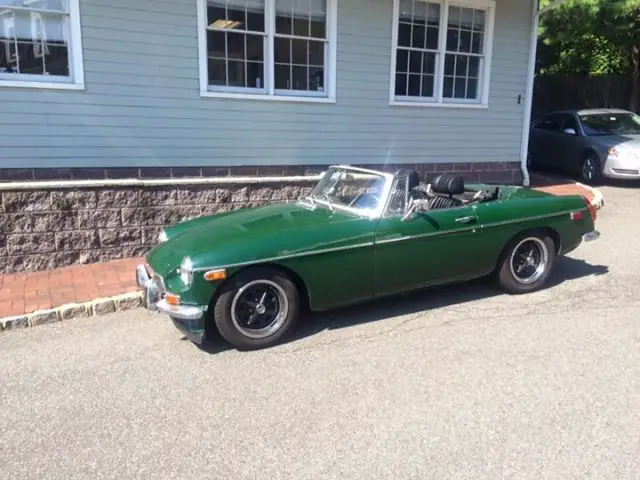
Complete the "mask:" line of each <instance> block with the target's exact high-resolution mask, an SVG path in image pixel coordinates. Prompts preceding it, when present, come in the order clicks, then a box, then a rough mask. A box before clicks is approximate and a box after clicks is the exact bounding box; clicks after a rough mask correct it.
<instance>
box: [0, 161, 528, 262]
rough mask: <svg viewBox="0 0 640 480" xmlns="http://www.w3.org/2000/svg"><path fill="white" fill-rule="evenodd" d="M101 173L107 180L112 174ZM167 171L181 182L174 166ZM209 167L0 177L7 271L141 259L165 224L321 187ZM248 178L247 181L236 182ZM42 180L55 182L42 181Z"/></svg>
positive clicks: (462, 169)
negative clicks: (151, 178)
mask: <svg viewBox="0 0 640 480" xmlns="http://www.w3.org/2000/svg"><path fill="white" fill-rule="evenodd" d="M283 168H284V167H283ZM322 168H324V167H320V168H319V169H316V170H317V171H316V172H314V173H317V172H319V171H320V170H321V169H322ZM374 168H375V167H374ZM398 168H412V169H416V170H418V171H420V172H421V174H422V176H423V177H425V176H432V175H435V174H436V173H437V172H440V171H449V172H456V173H459V174H461V175H462V176H463V177H465V179H466V180H467V181H483V182H499V183H507V184H513V183H519V182H520V173H519V172H520V171H519V164H517V163H510V164H495V163H493V164H484V165H479V164H446V165H433V164H432V165H418V166H416V165H406V166H405V165H393V166H391V165H388V166H386V167H385V168H384V169H385V170H389V171H393V170H396V169H398ZM101 170H102V172H103V174H104V175H105V176H106V170H105V169H101ZM166 170H168V175H169V176H170V177H171V178H176V177H175V175H174V174H173V172H172V171H171V170H172V169H166ZM203 170H204V169H198V171H199V173H200V175H199V176H198V180H191V181H189V180H188V179H187V180H185V179H182V180H179V181H174V182H172V181H171V180H170V179H167V178H166V177H165V179H164V180H159V181H158V182H156V183H155V184H154V183H151V184H150V183H149V182H146V183H143V184H141V185H131V184H132V183H135V182H131V181H129V182H127V181H125V180H122V182H121V183H122V185H117V184H116V185H114V184H113V183H114V182H113V181H111V184H109V182H99V180H100V179H103V178H104V177H102V178H100V179H97V180H98V181H97V182H91V181H89V182H87V181H80V180H77V181H74V180H73V173H74V172H73V171H69V170H68V169H67V170H64V171H63V172H61V174H60V175H61V176H62V178H59V177H56V174H55V172H49V173H48V174H46V175H44V174H43V173H42V172H38V173H35V172H31V173H30V174H29V173H26V174H25V173H24V171H21V173H20V174H18V173H17V172H11V171H6V170H4V171H2V172H0V173H2V177H3V178H4V179H5V181H4V182H2V183H0V274H3V273H4V274H6V273H14V272H25V271H37V270H47V269H51V268H56V267H61V266H66V265H72V264H78V263H81V264H86V263H94V262H99V261H105V260H110V259H116V258H126V257H134V256H141V255H144V253H145V252H146V251H147V250H148V249H149V248H150V247H151V246H152V245H154V244H155V243H156V242H157V237H158V234H159V232H160V229H161V228H162V227H163V226H165V225H170V224H174V223H177V222H180V221H183V220H186V219H189V218H193V217H197V216H200V215H206V214H213V213H216V212H223V211H228V210H233V209H238V208H243V207H252V206H258V205H264V204H267V203H273V202H281V201H287V200H295V199H297V198H299V197H300V196H301V195H305V194H308V193H309V192H310V190H311V188H312V186H313V185H314V183H315V180H314V181H309V180H304V179H300V178H298V179H296V178H291V179H283V178H280V179H278V178H273V179H272V180H269V179H267V180H266V182H265V181H264V179H263V180H262V181H261V182H260V183H256V182H255V181H252V180H251V178H247V177H246V175H247V174H249V177H258V176H259V175H265V174H267V175H273V174H274V173H276V172H274V169H273V167H270V170H269V171H262V172H261V171H259V170H255V171H251V172H247V171H246V170H243V171H242V172H238V171H233V170H232V169H229V170H228V177H227V178H224V177H223V178H222V179H221V178H220V177H214V178H210V179H207V180H206V183H197V182H203V179H202V177H203V176H204V171H203ZM27 172H28V171H27ZM145 173H147V172H145ZM192 173H194V172H192ZM283 173H287V174H289V175H301V174H304V173H305V172H304V171H300V170H292V171H282V170H281V171H279V175H283ZM306 173H310V172H308V171H307V172H306ZM24 175H26V176H27V178H24ZM67 175H70V176H71V177H72V179H71V180H69V179H68V178H67ZM139 175H140V172H139ZM232 175H233V176H232ZM241 175H242V176H243V177H244V180H242V179H240V178H238V179H237V180H238V181H236V180H234V178H237V177H239V176H241ZM285 176H286V175H285ZM8 177H11V180H9V179H8ZM16 177H19V178H21V180H19V181H18V180H16V179H15V178H16ZM42 177H46V178H47V179H48V180H49V181H39V180H36V179H37V178H42ZM140 177H142V178H145V177H144V176H143V175H140ZM140 177H139V178H140ZM194 177H196V176H195V175H194ZM147 178H148V177H147ZM160 178H163V177H160ZM216 178H218V180H217V181H216ZM115 183H117V181H116V182H115Z"/></svg>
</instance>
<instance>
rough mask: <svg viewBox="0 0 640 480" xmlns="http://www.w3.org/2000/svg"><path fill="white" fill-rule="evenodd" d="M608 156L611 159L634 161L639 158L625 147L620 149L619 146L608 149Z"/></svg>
mask: <svg viewBox="0 0 640 480" xmlns="http://www.w3.org/2000/svg"><path fill="white" fill-rule="evenodd" d="M609 156H610V157H613V158H634V159H637V158H640V157H639V156H638V154H637V153H636V152H635V151H634V150H632V149H630V148H627V147H620V146H618V147H611V148H610V149H609Z"/></svg>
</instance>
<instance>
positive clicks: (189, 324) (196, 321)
mask: <svg viewBox="0 0 640 480" xmlns="http://www.w3.org/2000/svg"><path fill="white" fill-rule="evenodd" d="M136 283H137V284H138V286H139V287H140V288H142V289H144V306H145V308H147V309H148V310H156V311H159V312H161V313H164V314H166V315H168V316H169V317H171V320H172V321H173V324H174V326H175V327H176V328H177V329H178V330H180V331H181V332H182V333H183V334H184V335H185V336H186V337H187V338H188V339H189V340H191V341H192V342H194V343H196V344H198V345H201V344H202V343H203V341H204V323H205V318H204V316H205V309H204V308H202V307H198V306H192V305H177V306H176V305H169V303H167V301H166V299H165V298H164V294H165V288H164V283H163V282H162V279H161V278H160V277H159V276H158V275H155V274H153V273H151V272H150V271H149V269H148V268H147V266H146V265H144V264H140V265H138V266H137V267H136Z"/></svg>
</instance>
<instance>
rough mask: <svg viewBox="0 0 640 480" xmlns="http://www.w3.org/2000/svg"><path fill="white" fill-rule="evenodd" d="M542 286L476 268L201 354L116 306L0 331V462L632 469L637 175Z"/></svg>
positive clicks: (370, 475)
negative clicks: (470, 278)
mask: <svg viewBox="0 0 640 480" xmlns="http://www.w3.org/2000/svg"><path fill="white" fill-rule="evenodd" d="M602 191H603V193H604V196H605V208H604V210H602V211H601V212H600V218H599V220H598V228H599V229H600V231H601V232H602V237H601V238H600V240H599V241H598V242H595V243H593V244H588V245H584V246H582V247H581V248H580V249H579V250H577V251H576V252H574V253H573V254H572V255H571V256H570V257H568V258H564V259H562V260H561V262H559V264H558V268H557V270H556V273H555V276H554V280H553V285H552V286H551V287H550V288H549V289H547V290H545V291H542V292H539V293H536V294H533V295H528V296H518V297H510V296H507V295H503V294H501V293H500V292H499V291H496V290H495V289H494V288H492V287H491V286H488V285H485V284H483V282H476V283H475V284H472V285H467V286H464V287H459V286H457V287H450V288H446V289H441V290H437V291H433V292H429V293H420V294H417V295H412V296H409V297H406V298H398V299H394V300H392V301H384V302H376V303H372V304H369V305H366V306H364V307H359V308H350V309H347V310H341V311H339V312H334V313H332V314H331V315H322V316H314V317H312V318H311V319H309V320H307V322H306V323H305V326H304V328H303V329H302V332H301V334H300V335H299V336H298V337H297V338H296V339H295V340H294V341H292V342H290V343H288V344H286V345H283V346H280V347H277V348H273V349H270V350H264V351H260V352H253V353H241V352H237V351H235V350H227V349H225V348H224V347H223V346H222V345H221V344H216V345H214V347H213V348H211V349H210V350H209V351H202V350H200V349H198V348H196V347H195V346H193V345H192V344H190V343H188V342H186V341H184V340H181V336H180V334H179V333H178V332H177V331H176V330H175V329H174V328H173V327H172V326H171V325H170V324H169V322H168V321H167V320H166V319H164V318H163V317H161V316H159V315H155V314H150V313H147V312H145V311H141V310H137V311H129V312H124V313H120V314H114V315H110V316H107V317H103V318H99V319H90V320H72V321H68V322H64V323H61V324H57V325H50V326H43V327H38V328H33V329H29V330H24V331H15V332H7V333H6V334H3V335H1V336H0V433H1V434H0V452H1V455H0V472H1V474H0V477H2V478H7V479H21V478H24V479H39V478H47V479H54V478H60V479H72V478H92V479H93V478H118V479H130V478H145V479H147V478H185V479H187V478H188V479H196V478H208V479H212V478H220V479H244V478H251V479H254V478H265V479H278V478H290V479H297V480H300V479H314V480H317V479H324V478H327V479H328V478H339V479H345V478H349V479H351V478H362V479H378V478H385V479H386V478H389V479H427V478H429V479H431V478H433V479H445V478H451V479H463V478H469V479H480V478H492V479H493V478H514V479H515V478H517V479H529V478H530V479H536V480H539V479H546V478H554V479H555V478H557V479H563V480H564V479H574V478H575V479H586V478H594V479H609V478H611V479H622V478H624V479H635V478H640V295H639V294H638V292H639V291H640V275H639V274H638V272H640V256H639V255H638V254H637V252H638V247H640V240H639V239H640V222H638V218H639V217H638V203H640V188H636V187H630V186H619V185H618V186H613V187H604V188H603V189H602Z"/></svg>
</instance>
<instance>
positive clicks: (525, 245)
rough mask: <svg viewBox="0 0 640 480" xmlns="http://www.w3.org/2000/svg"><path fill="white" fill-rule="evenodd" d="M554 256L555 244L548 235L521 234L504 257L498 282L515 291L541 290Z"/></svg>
mask: <svg viewBox="0 0 640 480" xmlns="http://www.w3.org/2000/svg"><path fill="white" fill-rule="evenodd" d="M555 258H556V250H555V243H554V241H553V239H552V238H550V237H549V236H547V235H544V234H540V233H528V234H525V235H520V236H519V237H517V238H516V239H514V240H513V241H511V242H510V244H509V246H508V247H507V248H506V249H505V252H504V254H503V255H502V257H501V261H500V265H499V269H498V282H499V283H500V286H501V287H502V288H504V289H505V290H506V291H507V292H509V293H512V294H520V293H530V292H533V291H535V290H538V289H540V288H541V287H542V286H543V285H544V283H545V282H546V281H547V279H548V278H549V275H550V274H551V270H552V269H553V265H554V263H555Z"/></svg>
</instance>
